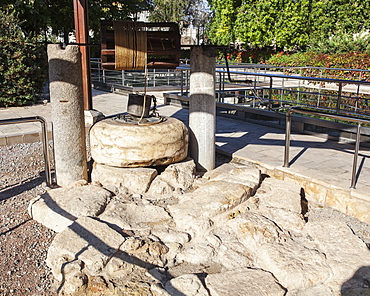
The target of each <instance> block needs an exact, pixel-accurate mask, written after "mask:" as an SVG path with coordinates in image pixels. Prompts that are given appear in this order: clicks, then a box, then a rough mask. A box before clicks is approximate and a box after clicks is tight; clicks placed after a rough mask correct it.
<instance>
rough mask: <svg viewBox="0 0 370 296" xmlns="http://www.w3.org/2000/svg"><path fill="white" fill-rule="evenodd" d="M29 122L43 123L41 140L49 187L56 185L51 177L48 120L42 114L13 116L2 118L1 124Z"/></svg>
mask: <svg viewBox="0 0 370 296" xmlns="http://www.w3.org/2000/svg"><path fill="white" fill-rule="evenodd" d="M27 122H40V123H41V141H42V146H43V152H44V163H45V175H46V184H47V186H49V187H54V184H53V182H52V179H51V169H50V157H49V147H48V139H47V124H46V120H45V119H44V118H43V117H41V116H33V117H23V118H11V119H2V120H0V125H6V124H16V123H27Z"/></svg>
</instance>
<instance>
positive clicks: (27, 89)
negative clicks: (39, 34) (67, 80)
mask: <svg viewBox="0 0 370 296" xmlns="http://www.w3.org/2000/svg"><path fill="white" fill-rule="evenodd" d="M19 24H20V22H19V20H18V19H17V18H16V17H15V16H14V14H10V13H7V12H4V11H0V106H1V107H3V106H5V107H7V106H19V105H24V104H29V103H33V102H35V100H37V96H38V94H39V93H41V91H42V88H43V85H44V83H45V81H46V78H47V61H46V51H45V47H44V45H43V44H38V43H37V40H36V38H33V37H26V36H25V35H24V34H23V32H22V30H21V28H20V26H19Z"/></svg>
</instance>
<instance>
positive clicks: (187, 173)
mask: <svg viewBox="0 0 370 296" xmlns="http://www.w3.org/2000/svg"><path fill="white" fill-rule="evenodd" d="M159 177H160V178H161V179H162V180H166V182H168V183H169V184H170V185H171V186H172V187H173V188H175V189H177V188H180V189H182V190H184V191H185V190H187V189H189V188H190V187H192V186H193V183H194V179H195V163H194V160H192V159H191V158H187V159H185V160H184V161H182V162H178V163H173V164H170V165H169V166H168V167H166V169H165V170H164V171H163V172H162V173H161V174H160V175H159Z"/></svg>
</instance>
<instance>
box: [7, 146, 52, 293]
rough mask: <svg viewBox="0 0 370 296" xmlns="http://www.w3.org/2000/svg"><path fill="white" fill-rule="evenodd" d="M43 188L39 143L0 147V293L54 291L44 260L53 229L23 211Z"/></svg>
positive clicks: (41, 158)
mask: <svg viewBox="0 0 370 296" xmlns="http://www.w3.org/2000/svg"><path fill="white" fill-rule="evenodd" d="M44 192H45V172H44V161H43V153H42V145H41V143H33V144H20V145H14V146H9V147H3V146H2V147H0V253H1V260H0V274H1V276H0V295H4V296H7V295H15V296H16V295H34V296H36V295H37V296H42V295H50V296H52V295H56V293H54V292H53V291H52V288H51V287H52V283H53V277H52V275H51V272H50V269H49V268H48V267H47V266H46V263H45V259H46V255H47V250H48V248H49V246H50V243H51V242H52V239H53V237H54V232H53V231H52V230H50V229H48V228H46V227H44V226H43V225H41V224H39V223H37V222H36V221H34V220H32V219H31V217H30V216H29V215H28V213H27V207H28V204H29V201H30V199H32V198H34V197H36V196H37V195H40V194H42V193H44Z"/></svg>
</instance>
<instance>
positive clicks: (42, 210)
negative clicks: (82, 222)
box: [28, 185, 112, 232]
mask: <svg viewBox="0 0 370 296" xmlns="http://www.w3.org/2000/svg"><path fill="white" fill-rule="evenodd" d="M111 195H112V194H111V193H110V192H109V191H107V190H105V189H104V188H102V187H100V186H96V185H86V186H76V187H63V188H57V189H51V190H49V191H48V192H47V193H44V194H43V195H41V196H40V197H37V198H35V199H33V200H31V202H30V205H29V207H28V212H29V214H30V216H31V217H32V218H33V219H35V220H36V221H38V222H39V223H41V224H43V225H44V226H46V227H48V228H51V229H53V230H54V231H56V232H61V231H63V230H64V229H65V228H66V227H67V226H69V225H71V224H72V223H73V221H75V220H76V219H77V218H79V217H86V216H90V217H96V216H98V215H100V214H101V213H102V212H103V211H104V209H105V207H106V205H107V204H108V202H109V201H110V198H111Z"/></svg>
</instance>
